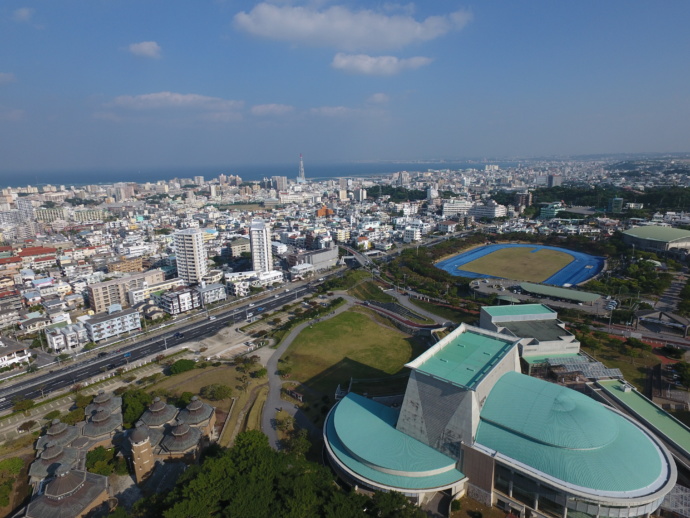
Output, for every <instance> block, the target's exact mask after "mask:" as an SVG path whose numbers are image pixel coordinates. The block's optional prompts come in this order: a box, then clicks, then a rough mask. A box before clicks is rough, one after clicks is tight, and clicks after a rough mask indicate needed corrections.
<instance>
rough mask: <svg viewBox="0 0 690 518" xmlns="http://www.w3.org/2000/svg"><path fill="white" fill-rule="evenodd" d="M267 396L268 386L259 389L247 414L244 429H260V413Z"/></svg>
mask: <svg viewBox="0 0 690 518" xmlns="http://www.w3.org/2000/svg"><path fill="white" fill-rule="evenodd" d="M267 397H268V387H262V388H261V389H259V392H258V394H257V395H256V399H255V400H254V403H253V404H252V408H251V410H250V411H249V414H248V415H247V420H246V422H245V425H244V430H259V431H260V430H261V414H262V413H263V410H264V404H265V403H266V398H267Z"/></svg>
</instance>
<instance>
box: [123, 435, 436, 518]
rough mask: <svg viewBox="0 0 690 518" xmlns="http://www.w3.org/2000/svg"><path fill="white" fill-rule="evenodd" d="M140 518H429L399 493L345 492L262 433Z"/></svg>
mask: <svg viewBox="0 0 690 518" xmlns="http://www.w3.org/2000/svg"><path fill="white" fill-rule="evenodd" d="M133 516H137V517H140V518H144V517H146V518H148V517H153V516H156V517H159V516H163V517H164V518H206V517H213V516H218V517H227V518H265V517H266V516H281V517H283V518H302V517H307V516H308V517H324V518H366V517H370V516H377V517H382V518H385V517H390V518H393V517H396V518H399V517H402V518H421V517H423V516H425V514H424V513H422V512H421V510H419V509H418V508H417V507H415V506H414V505H412V504H411V503H410V502H409V501H408V500H407V499H406V498H405V497H404V496H403V495H401V494H399V493H391V494H385V495H383V494H378V493H377V494H375V495H374V497H373V498H371V499H370V498H367V497H366V496H363V495H360V494H357V493H354V492H347V491H344V490H343V489H342V488H341V487H340V486H338V485H337V484H336V483H335V481H334V478H333V474H332V473H331V472H330V471H329V470H328V469H327V468H325V467H323V466H320V465H318V464H314V463H312V462H309V461H306V460H304V459H302V458H300V457H297V456H294V455H291V454H285V453H281V452H277V451H275V450H273V449H272V448H271V447H270V446H269V444H268V439H267V438H266V436H265V435H263V434H262V433H261V432H257V431H250V432H245V433H242V434H240V435H239V436H238V437H237V440H236V441H235V444H234V446H233V447H232V448H230V449H228V450H220V452H219V453H218V454H217V455H215V456H208V457H206V459H205V460H204V461H203V462H202V463H201V465H199V466H193V467H191V468H190V469H188V470H187V471H186V472H185V473H184V474H183V475H182V477H181V478H180V480H178V482H177V485H176V486H175V489H174V490H173V491H171V492H170V493H168V494H167V495H154V497H152V498H151V499H148V500H144V501H142V502H140V503H139V504H137V505H136V506H135V510H134V511H133Z"/></svg>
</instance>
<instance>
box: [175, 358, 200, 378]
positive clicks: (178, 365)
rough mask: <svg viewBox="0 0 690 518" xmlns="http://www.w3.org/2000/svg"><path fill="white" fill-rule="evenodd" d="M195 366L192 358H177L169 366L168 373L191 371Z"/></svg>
mask: <svg viewBox="0 0 690 518" xmlns="http://www.w3.org/2000/svg"><path fill="white" fill-rule="evenodd" d="M195 366H196V362H195V361H194V360H177V361H176V362H175V363H173V364H172V365H171V366H170V374H173V375H174V374H181V373H183V372H187V371H191V370H192V369H193V368H194V367H195Z"/></svg>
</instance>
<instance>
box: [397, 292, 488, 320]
mask: <svg viewBox="0 0 690 518" xmlns="http://www.w3.org/2000/svg"><path fill="white" fill-rule="evenodd" d="M410 302H411V303H412V304H414V305H415V306H417V307H418V308H420V309H423V310H425V311H428V312H429V313H433V314H434V315H438V316H439V317H441V318H443V319H445V320H449V321H451V322H455V323H456V324H460V323H465V324H472V323H476V322H477V320H478V319H479V317H478V316H477V315H475V314H472V313H465V312H464V311H459V310H457V309H453V308H449V307H446V306H437V305H436V304H431V303H430V302H426V301H423V300H418V299H414V298H412V297H410Z"/></svg>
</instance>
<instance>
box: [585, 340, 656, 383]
mask: <svg viewBox="0 0 690 518" xmlns="http://www.w3.org/2000/svg"><path fill="white" fill-rule="evenodd" d="M583 350H584V351H586V352H587V353H589V354H591V355H592V356H593V357H594V358H596V359H597V360H598V361H600V362H601V363H603V364H604V365H606V366H607V367H609V368H611V369H620V370H621V372H622V373H623V376H624V377H625V380H626V381H627V382H629V383H632V384H633V385H634V386H635V388H637V390H639V391H640V392H642V393H644V386H645V379H646V377H647V368H648V367H652V366H654V365H656V364H657V363H659V358H657V357H656V356H655V355H654V354H653V353H651V352H648V351H640V357H639V358H631V357H630V356H626V355H623V354H621V353H620V351H618V350H617V349H615V348H613V347H610V346H608V345H606V344H605V343H602V345H601V347H600V348H599V349H596V350H594V349H590V348H586V347H583Z"/></svg>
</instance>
